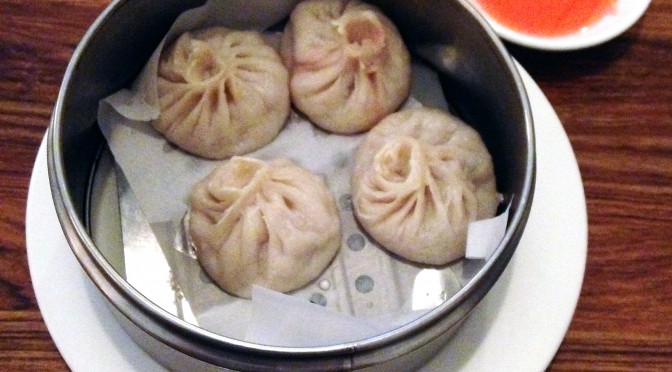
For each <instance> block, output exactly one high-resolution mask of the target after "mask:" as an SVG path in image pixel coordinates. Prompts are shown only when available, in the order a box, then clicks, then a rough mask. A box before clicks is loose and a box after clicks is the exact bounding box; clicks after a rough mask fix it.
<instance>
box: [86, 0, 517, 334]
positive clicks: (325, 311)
mask: <svg viewBox="0 0 672 372" xmlns="http://www.w3.org/2000/svg"><path fill="white" fill-rule="evenodd" d="M232 3H234V5H235V6H236V8H235V9H238V10H237V11H236V12H232V11H231V9H234V8H233V7H232V6H231V4H232ZM295 3H296V1H272V2H265V1H243V0H239V1H232V2H226V3H224V2H219V1H216V0H214V1H213V0H211V1H208V3H206V5H204V6H202V7H200V8H196V9H193V10H189V11H187V12H185V13H183V14H182V15H181V16H180V17H179V18H178V19H177V20H176V22H175V24H174V25H173V27H172V28H171V30H170V31H169V32H168V34H167V35H166V37H165V38H164V41H162V42H161V44H160V45H159V46H158V48H157V49H156V51H155V52H154V54H153V55H152V57H151V59H150V60H149V61H148V63H147V65H146V66H145V68H144V69H143V71H142V73H141V74H140V75H139V77H138V78H137V80H136V81H135V82H134V84H133V86H132V87H131V89H129V90H122V91H119V92H117V93H115V94H113V95H112V96H110V97H108V98H107V99H105V100H103V101H101V103H100V106H99V114H98V122H99V125H100V128H101V130H102V132H103V134H104V136H105V138H106V140H107V143H108V146H109V148H110V150H111V152H112V154H113V155H114V158H115V160H116V162H117V164H118V166H119V167H120V168H121V169H122V171H123V172H124V175H125V176H126V178H127V180H128V182H129V184H130V186H131V188H132V190H133V191H134V193H135V194H136V196H137V199H138V201H139V204H140V208H141V209H142V212H143V213H144V215H145V217H146V218H147V220H148V222H149V223H150V225H151V227H152V230H153V232H154V233H155V235H156V237H157V240H158V242H159V243H160V245H161V248H162V250H163V252H164V253H165V255H166V259H167V260H168V263H169V265H170V267H171V271H172V276H173V279H174V281H175V282H176V283H177V285H178V286H179V289H180V290H181V292H182V293H183V295H184V297H185V298H186V300H187V301H188V303H189V307H190V311H191V312H192V313H193V316H194V317H195V319H192V320H191V321H192V322H195V323H197V325H199V326H200V327H202V328H204V329H206V330H209V331H212V332H215V333H218V334H221V335H223V336H227V337H232V338H236V339H241V340H246V341H250V342H257V343H261V344H267V345H274V346H288V347H311V346H324V345H333V344H337V343H343V342H352V341H357V340H361V339H364V338H367V337H371V336H375V335H378V334H380V333H383V332H385V331H389V330H392V329H394V328H396V327H398V326H400V325H403V324H404V323H406V322H408V321H410V320H412V319H415V318H416V317H417V316H419V315H420V314H422V313H424V312H426V311H428V310H429V309H431V308H433V307H435V306H437V305H439V304H440V303H441V302H443V301H444V300H446V299H448V298H450V297H451V296H452V295H453V294H455V293H456V292H457V291H459V289H460V288H461V287H462V286H463V285H464V284H465V283H466V282H468V281H469V280H470V279H471V276H472V275H473V274H474V273H475V272H476V271H477V269H478V268H479V267H480V266H481V265H482V262H468V261H461V262H457V263H455V264H453V265H451V266H449V267H446V268H442V269H441V270H437V269H433V268H432V269H429V268H422V267H417V266H415V265H413V264H410V263H407V262H403V261H401V260H398V259H396V258H394V257H392V256H391V255H390V254H389V253H387V252H386V251H385V250H384V249H382V248H381V247H378V246H377V245H376V243H375V242H373V241H371V240H370V239H369V238H368V237H367V235H366V233H365V232H363V231H361V230H360V228H359V226H358V225H357V223H356V221H355V219H354V216H353V213H352V205H351V201H350V173H351V169H352V165H353V164H352V162H353V158H354V156H353V155H354V151H355V149H356V147H357V145H358V143H359V141H360V139H361V138H362V136H363V135H358V136H342V135H334V134H328V133H326V132H324V131H322V130H320V129H318V128H316V127H314V126H313V125H312V124H311V123H310V122H308V121H307V120H306V119H305V118H303V117H302V116H301V115H298V114H296V113H292V115H291V117H290V119H289V121H288V123H287V124H286V125H285V127H284V128H283V130H282V131H281V132H280V134H279V135H278V137H277V138H276V139H275V140H274V141H273V142H271V143H270V144H269V145H267V146H265V147H263V148H262V149H260V150H257V151H255V152H253V153H251V154H248V155H247V156H252V157H255V158H259V159H272V158H277V157H285V158H289V159H291V160H293V161H295V162H296V163H298V164H300V165H302V166H303V167H305V168H307V169H308V170H310V171H312V172H314V173H317V174H321V175H324V176H325V178H326V180H327V183H328V185H329V187H330V189H331V191H332V193H333V195H334V196H335V198H336V199H337V202H338V204H339V208H340V212H341V220H342V224H343V244H342V248H341V250H340V252H339V254H338V255H337V257H336V259H335V260H334V261H333V263H332V264H331V265H330V266H329V267H328V268H327V269H326V270H325V272H324V273H323V274H322V275H321V276H320V277H319V278H317V279H316V280H315V281H314V282H313V283H311V284H309V285H308V286H306V287H305V288H303V289H300V290H298V291H295V292H294V293H292V294H291V296H287V295H283V294H280V293H275V292H273V291H269V290H266V289H263V288H255V290H254V291H253V299H252V300H251V301H250V300H244V299H239V298H235V297H232V296H229V295H227V294H226V293H224V292H223V291H221V290H220V289H219V288H218V287H217V286H216V285H214V284H213V283H212V282H211V281H210V279H209V278H208V277H207V275H206V274H205V273H204V272H203V270H202V269H201V268H200V266H199V264H198V262H197V261H196V260H195V259H194V258H193V257H192V256H191V255H190V254H189V253H188V252H189V247H188V246H187V244H186V243H185V239H184V236H183V233H182V231H183V229H182V222H181V220H182V218H183V217H184V215H185V212H186V211H187V204H186V200H187V197H188V194H189V192H190V189H191V187H192V185H193V184H195V183H196V182H198V181H199V180H200V179H202V178H203V177H205V176H206V175H207V174H208V173H209V172H210V171H211V170H212V169H213V168H214V167H215V166H217V165H218V164H219V163H220V161H213V160H205V159H202V158H199V157H197V156H194V155H190V154H187V153H185V152H183V151H181V150H180V149H178V148H176V147H175V146H173V145H172V144H170V143H168V142H167V141H166V140H165V139H164V138H163V136H162V135H161V134H159V133H158V132H156V131H155V130H154V129H153V128H152V126H151V125H150V123H149V121H151V120H152V119H155V118H157V117H158V115H159V108H158V98H157V90H156V81H157V79H156V76H157V68H158V60H159V56H160V54H161V51H162V48H163V45H164V43H166V41H167V40H168V41H169V40H172V39H173V38H175V37H176V36H177V35H179V34H180V33H182V32H184V31H187V30H192V29H197V28H202V27H207V26H212V25H225V26H229V27H234V28H246V29H256V30H265V29H267V28H269V27H271V26H272V25H274V24H276V23H277V22H279V21H281V20H282V19H283V18H285V17H286V16H288V15H289V13H290V12H291V9H292V8H293V6H294V4H295ZM224 4H226V5H224ZM250 15H252V16H253V18H251V17H250ZM413 78H414V81H413V88H412V93H411V95H412V97H416V98H417V99H416V98H410V99H409V100H408V102H407V103H406V104H405V107H415V106H418V105H421V104H422V105H427V106H431V107H438V108H443V109H445V110H447V109H448V107H447V105H446V103H445V99H444V97H443V94H442V90H441V87H440V85H439V83H438V77H437V75H436V73H435V72H434V71H433V70H431V69H429V68H428V67H426V66H424V65H421V64H419V63H414V65H413ZM506 220H507V213H505V214H504V215H502V216H500V217H498V218H495V219H493V221H494V222H493V221H491V222H488V223H487V226H488V228H487V230H488V231H489V232H487V234H488V236H489V237H488V238H487V239H482V240H484V241H486V243H477V244H476V245H477V246H478V247H477V248H476V250H473V249H470V248H469V247H468V249H470V251H472V252H476V253H472V254H469V253H468V255H469V257H473V258H487V257H489V255H490V254H491V253H492V250H494V248H496V246H497V243H498V242H499V241H500V240H501V237H502V236H503V232H504V230H505V229H506ZM473 228H474V229H476V232H472V227H470V234H471V235H473V236H477V235H478V236H480V235H482V233H480V232H478V230H479V227H477V226H476V227H473ZM492 231H494V233H493V232H492ZM470 244H471V243H470ZM483 244H485V245H483ZM147 264H148V265H150V264H151V263H147ZM131 284H133V283H131ZM144 295H145V296H147V297H148V298H149V299H150V300H151V294H144ZM309 301H310V302H314V303H318V304H321V305H324V306H317V305H315V304H311V303H310V302H309ZM188 318H189V317H186V318H185V319H188ZM279 324H282V327H278V325H279Z"/></svg>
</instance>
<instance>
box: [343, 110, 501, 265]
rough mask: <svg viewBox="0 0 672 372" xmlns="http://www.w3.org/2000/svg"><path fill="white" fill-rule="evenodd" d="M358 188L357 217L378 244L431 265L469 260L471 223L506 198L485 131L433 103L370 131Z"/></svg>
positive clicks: (359, 163) (361, 153)
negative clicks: (498, 186)
mask: <svg viewBox="0 0 672 372" xmlns="http://www.w3.org/2000/svg"><path fill="white" fill-rule="evenodd" d="M352 188H353V204H354V209H355V214H356V216H357V219H358V220H359V222H360V223H361V224H362V226H363V227H364V229H365V230H366V231H367V232H368V233H369V234H370V235H371V236H372V237H373V238H374V239H375V240H376V241H378V243H380V244H381V245H383V246H384V247H385V248H387V249H388V250H389V251H391V252H394V253H396V254H397V255H399V256H401V257H404V258H406V259H408V260H410V261H414V262H419V263H423V264H430V265H442V264H446V263H449V262H451V261H453V260H456V259H458V258H461V257H463V256H464V254H465V246H466V235H467V228H468V225H469V223H470V222H472V221H475V220H481V219H485V218H490V217H493V216H494V215H495V213H496V211H497V207H498V204H499V202H500V195H499V194H498V193H497V189H496V184H495V175H494V169H493V163H492V158H491V156H490V154H489V152H488V150H487V148H486V147H485V145H484V143H483V141H482V140H481V138H480V136H479V134H478V133H477V132H476V131H475V130H474V129H473V128H471V127H469V126H468V125H466V124H464V123H463V122H461V121H460V120H459V119H458V118H456V117H454V116H452V115H449V114H447V113H445V112H443V111H441V110H437V109H430V108H418V109H411V110H404V111H400V112H397V113H394V114H391V115H390V116H388V117H387V118H385V119H384V120H383V121H381V122H380V123H379V124H378V125H376V126H375V127H374V128H373V129H372V130H371V131H370V132H369V133H368V134H367V136H366V138H365V139H364V141H363V142H362V143H361V144H360V145H359V148H358V150H357V154H356V159H355V169H354V174H353V178H352Z"/></svg>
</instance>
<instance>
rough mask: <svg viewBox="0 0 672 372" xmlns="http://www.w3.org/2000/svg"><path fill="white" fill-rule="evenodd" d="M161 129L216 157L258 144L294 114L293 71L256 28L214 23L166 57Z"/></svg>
mask: <svg viewBox="0 0 672 372" xmlns="http://www.w3.org/2000/svg"><path fill="white" fill-rule="evenodd" d="M158 75H159V76H158V82H157V88H158V94H159V106H160V112H161V113H160V116H159V118H158V119H156V120H154V121H153V122H152V125H153V126H154V128H155V129H156V130H158V131H159V132H161V133H163V135H165V137H166V138H167V139H168V140H169V141H170V142H172V143H174V144H176V145H177V146H179V147H180V148H182V149H184V150H186V151H188V152H190V153H193V154H196V155H199V156H202V157H205V158H209V159H223V158H228V157H231V156H233V155H241V154H245V153H248V152H251V151H253V150H256V149H258V148H260V147H262V146H264V145H266V144H267V143H269V142H270V141H271V140H273V138H275V137H276V136H277V134H278V132H279V131H280V130H281V129H282V127H283V125H284V123H285V121H286V120H287V118H288V116H289V113H290V106H291V103H290V99H289V88H288V80H289V74H288V72H287V69H286V68H285V66H284V64H283V63H282V60H281V59H280V56H279V54H278V52H277V51H276V50H275V49H273V48H272V47H271V46H270V45H268V44H267V43H266V41H265V40H264V38H263V36H262V35H261V34H260V33H258V32H255V31H236V30H231V29H227V28H224V27H211V28H206V29H201V30H197V31H190V32H186V33H184V34H182V35H180V36H179V37H178V38H177V39H176V40H175V42H173V43H172V44H171V45H170V46H169V47H168V48H167V49H164V51H163V53H162V55H161V59H160V62H159V72H158Z"/></svg>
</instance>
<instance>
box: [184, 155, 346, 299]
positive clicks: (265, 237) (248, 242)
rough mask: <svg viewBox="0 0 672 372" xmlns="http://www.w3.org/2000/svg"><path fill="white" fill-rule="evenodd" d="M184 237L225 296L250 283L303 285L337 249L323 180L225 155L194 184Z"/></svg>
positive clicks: (335, 219) (245, 290)
mask: <svg viewBox="0 0 672 372" xmlns="http://www.w3.org/2000/svg"><path fill="white" fill-rule="evenodd" d="M189 204H190V208H189V220H188V233H189V237H190V239H191V242H192V244H193V245H194V248H195V250H196V256H197V257H198V260H199V262H200V263H201V266H202V267H203V269H204V270H205V271H206V272H207V273H208V275H209V276H210V277H211V278H212V279H213V281H214V282H215V283H217V285H219V286H220V287H221V288H222V289H224V290H225V291H226V292H228V293H230V294H233V295H236V296H239V297H245V298H249V297H250V291H251V289H252V285H258V286H261V287H264V288H267V289H271V290H275V291H278V292H289V291H292V290H294V289H298V288H300V287H303V286H304V285H306V284H308V283H309V282H310V281H311V280H313V279H315V278H316V277H317V276H318V275H319V274H320V273H322V271H324V269H325V268H326V267H327V266H328V265H329V263H330V262H331V260H332V259H333V258H334V256H335V255H336V253H337V252H338V249H339V248H340V246H341V221H340V218H339V214H338V209H337V206H336V202H335V200H334V198H333V196H332V195H331V193H330V191H329V189H328V187H327V184H326V182H325V181H324V179H323V178H322V177H320V176H318V175H315V174H313V173H311V172H309V171H308V170H306V169H304V168H302V167H300V166H298V165H296V164H294V163H292V162H290V161H289V160H284V159H276V160H271V161H269V162H265V161H262V160H257V159H253V158H245V157H233V158H231V160H229V161H227V162H226V163H224V164H222V165H221V166H219V167H217V168H216V169H215V170H214V171H213V172H212V173H211V174H210V175H208V176H207V177H206V178H205V179H203V180H202V181H200V182H199V183H198V184H196V185H195V186H194V188H193V190H192V193H191V195H190V199H189Z"/></svg>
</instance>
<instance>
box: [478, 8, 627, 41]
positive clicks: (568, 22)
mask: <svg viewBox="0 0 672 372" xmlns="http://www.w3.org/2000/svg"><path fill="white" fill-rule="evenodd" d="M477 2H478V4H479V5H480V6H481V8H482V9H483V10H484V11H485V12H487V13H488V14H489V15H490V16H491V17H492V18H493V19H494V20H496V21H497V22H499V23H500V24H502V25H503V26H505V27H508V28H510V29H511V30H514V31H517V32H520V33H524V34H528V35H533V36H544V37H554V36H564V35H569V34H573V33H576V32H579V31H581V30H582V29H584V28H585V27H588V26H590V25H592V24H594V23H596V22H597V21H599V20H600V19H602V18H603V17H604V16H605V15H607V14H609V13H611V12H614V11H615V8H616V2H617V0H477Z"/></svg>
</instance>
